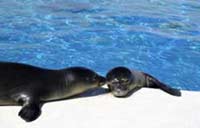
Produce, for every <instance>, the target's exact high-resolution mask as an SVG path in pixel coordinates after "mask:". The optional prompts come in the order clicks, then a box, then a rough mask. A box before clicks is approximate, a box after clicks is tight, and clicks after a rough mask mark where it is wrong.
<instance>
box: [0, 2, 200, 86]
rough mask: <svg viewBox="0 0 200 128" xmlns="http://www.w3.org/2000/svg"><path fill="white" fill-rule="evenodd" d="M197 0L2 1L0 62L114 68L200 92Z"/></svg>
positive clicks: (52, 66) (99, 70)
mask: <svg viewBox="0 0 200 128" xmlns="http://www.w3.org/2000/svg"><path fill="white" fill-rule="evenodd" d="M199 14H200V2H198V1H196V0H187V1H186V0H179V1H178V0H177V1H173V0H134V1H133V0H108V1H107V0H82V1H79V2H78V1H77V0H34V1H33V0H9V1H7V0H1V1H0V28H1V29H0V60H1V61H14V62H23V63H28V64H33V65H37V66H41V67H47V68H63V67H66V66H87V67H89V68H92V69H94V70H96V71H97V72H99V73H101V74H103V75H105V74H106V72H107V71H108V70H109V69H111V68H112V67H114V66H119V65H123V66H128V67H130V68H133V69H137V70H142V71H145V72H147V73H150V74H152V75H154V76H155V77H157V78H158V79H160V80H162V81H163V82H165V83H168V84H169V85H171V86H173V87H177V88H182V89H188V90H200V15H199Z"/></svg>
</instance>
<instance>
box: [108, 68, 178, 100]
mask: <svg viewBox="0 0 200 128" xmlns="http://www.w3.org/2000/svg"><path fill="white" fill-rule="evenodd" d="M106 79H107V84H108V87H109V90H110V91H111V92H112V93H113V95H114V96H116V97H126V96H129V94H130V93H131V92H134V91H136V90H138V89H140V88H142V87H149V88H159V89H161V90H163V91H165V92H167V93H169V94H171V95H174V96H181V92H180V90H178V89H174V88H171V87H169V86H167V85H166V84H164V83H162V82H160V81H159V80H157V79H156V78H154V77H153V76H151V75H149V74H147V73H144V72H140V71H135V70H130V69H128V68H126V67H116V68H113V69H111V70H110V71H109V72H108V73H107V75H106Z"/></svg>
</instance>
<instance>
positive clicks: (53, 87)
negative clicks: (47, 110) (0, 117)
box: [0, 62, 106, 122]
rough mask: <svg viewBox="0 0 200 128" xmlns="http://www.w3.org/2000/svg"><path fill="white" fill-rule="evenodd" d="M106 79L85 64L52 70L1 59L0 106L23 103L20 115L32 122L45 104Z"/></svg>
mask: <svg viewBox="0 0 200 128" xmlns="http://www.w3.org/2000/svg"><path fill="white" fill-rule="evenodd" d="M105 81H106V79H105V78H104V77H102V76H100V75H98V74H97V73H95V72H94V71H92V70H90V69H88V68H84V67H70V68H65V69H60V70H51V69H44V68H40V67H35V66H31V65H27V64H20V63H11V62H0V105H1V106H11V105H21V106H22V109H21V110H20V112H19V113H18V115H19V116H20V117H21V118H22V119H24V120H25V121H27V122H30V121H33V120H35V119H37V118H38V117H39V116H40V114H41V105H42V104H43V103H46V102H49V101H55V100H60V99H65V98H68V97H71V96H74V95H77V94H80V93H82V92H85V91H87V90H89V89H93V88H97V87H100V86H102V85H104V84H105Z"/></svg>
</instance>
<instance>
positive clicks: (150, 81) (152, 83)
mask: <svg viewBox="0 0 200 128" xmlns="http://www.w3.org/2000/svg"><path fill="white" fill-rule="evenodd" d="M144 74H145V76H146V83H147V84H146V87H149V88H159V89H161V90H163V91H165V92H167V93H168V94H171V95H173V96H181V91H180V90H178V89H175V88H171V87H169V86H167V85H166V84H164V83H162V82H160V81H159V80H157V79H156V78H154V77H153V76H151V75H149V74H146V73H144Z"/></svg>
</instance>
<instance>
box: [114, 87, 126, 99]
mask: <svg viewBox="0 0 200 128" xmlns="http://www.w3.org/2000/svg"><path fill="white" fill-rule="evenodd" d="M112 93H113V95H114V96H116V97H126V96H127V95H128V91H125V90H121V89H115V90H113V91H112Z"/></svg>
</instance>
